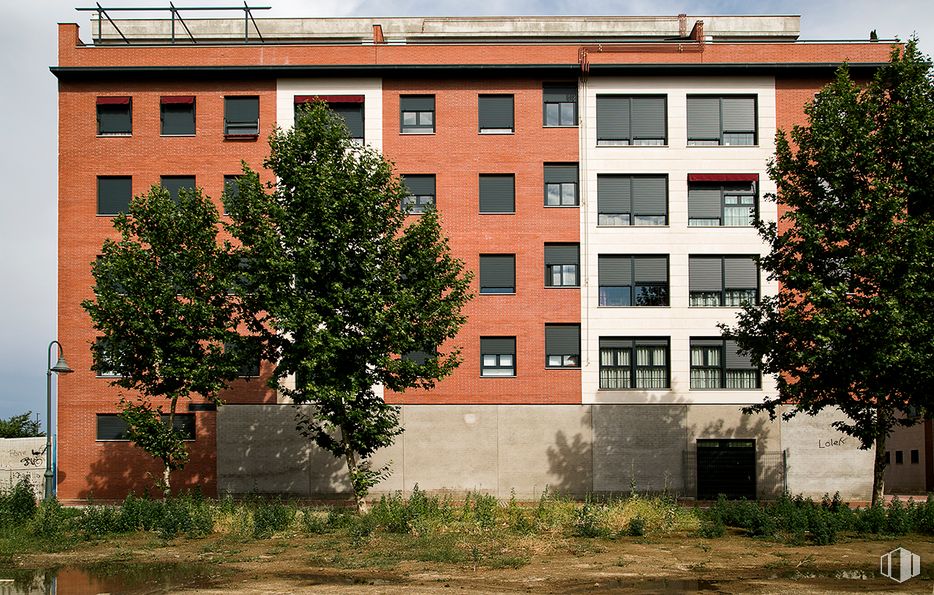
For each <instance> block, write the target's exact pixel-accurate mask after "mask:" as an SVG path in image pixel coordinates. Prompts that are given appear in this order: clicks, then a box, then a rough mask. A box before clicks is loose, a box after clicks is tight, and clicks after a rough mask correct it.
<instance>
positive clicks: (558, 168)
mask: <svg viewBox="0 0 934 595" xmlns="http://www.w3.org/2000/svg"><path fill="white" fill-rule="evenodd" d="M578 204H579V201H578V198H577V164H576V163H573V164H562V165H559V164H556V163H552V164H549V163H546V164H545V206H546V207H576V206H577V205H578Z"/></svg>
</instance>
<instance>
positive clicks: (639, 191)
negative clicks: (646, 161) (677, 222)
mask: <svg viewBox="0 0 934 595" xmlns="http://www.w3.org/2000/svg"><path fill="white" fill-rule="evenodd" d="M667 224H668V177H667V176H624V175H615V174H612V175H598V176H597V225H605V226H622V225H667Z"/></svg>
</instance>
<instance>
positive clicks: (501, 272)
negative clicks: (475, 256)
mask: <svg viewBox="0 0 934 595" xmlns="http://www.w3.org/2000/svg"><path fill="white" fill-rule="evenodd" d="M484 287H499V288H503V287H511V288H513V289H515V287H516V257H515V255H513V254H487V255H481V256H480V288H481V290H482V289H483V288H484Z"/></svg>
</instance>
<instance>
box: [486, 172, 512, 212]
mask: <svg viewBox="0 0 934 595" xmlns="http://www.w3.org/2000/svg"><path fill="white" fill-rule="evenodd" d="M480 212H481V213H515V212H516V176H514V175H513V174H480Z"/></svg>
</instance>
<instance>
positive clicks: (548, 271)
mask: <svg viewBox="0 0 934 595" xmlns="http://www.w3.org/2000/svg"><path fill="white" fill-rule="evenodd" d="M550 246H551V247H562V246H567V247H570V246H574V247H575V248H577V262H575V263H573V264H572V263H559V262H552V263H549V258H548V256H547V254H548V248H549V247H550ZM544 253H545V255H546V256H545V287H547V288H556V289H565V288H579V287H580V282H581V266H580V261H581V259H580V244H578V243H572V242H546V243H545V250H544ZM555 267H560V270H558V271H556V270H555ZM565 267H574V269H573V275H574V283H564V280H565V277H566V275H569V274H571V273H569V271H568V270H566V269H565ZM555 273H558V275H559V277H560V278H561V281H562V282H561V283H559V284H555V283H554V275H555Z"/></svg>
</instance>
